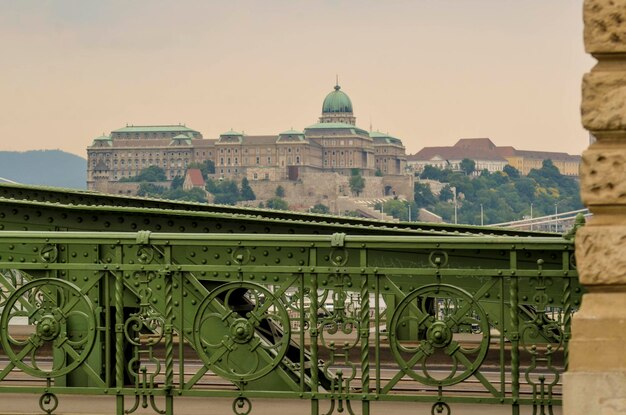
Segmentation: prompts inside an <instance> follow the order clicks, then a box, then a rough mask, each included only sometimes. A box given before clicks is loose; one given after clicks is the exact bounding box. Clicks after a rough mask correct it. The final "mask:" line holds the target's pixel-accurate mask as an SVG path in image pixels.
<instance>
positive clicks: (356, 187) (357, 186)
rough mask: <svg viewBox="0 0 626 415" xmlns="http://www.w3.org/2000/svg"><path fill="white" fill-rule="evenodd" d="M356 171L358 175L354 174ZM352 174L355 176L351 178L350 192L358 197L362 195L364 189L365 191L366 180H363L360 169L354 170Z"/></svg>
mask: <svg viewBox="0 0 626 415" xmlns="http://www.w3.org/2000/svg"><path fill="white" fill-rule="evenodd" d="M355 170H356V172H357V174H354V171H355ZM352 173H353V174H352V176H350V181H349V184H350V190H351V191H352V193H354V194H356V195H357V196H358V195H359V194H361V192H362V191H363V189H365V179H364V178H363V176H361V173H360V172H359V169H352Z"/></svg>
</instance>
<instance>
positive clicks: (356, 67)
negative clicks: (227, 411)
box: [0, 0, 594, 156]
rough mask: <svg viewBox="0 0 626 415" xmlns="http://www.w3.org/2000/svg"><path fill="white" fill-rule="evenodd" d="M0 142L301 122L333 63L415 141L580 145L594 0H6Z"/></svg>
mask: <svg viewBox="0 0 626 415" xmlns="http://www.w3.org/2000/svg"><path fill="white" fill-rule="evenodd" d="M0 51H2V58H0V97H1V101H0V137H2V146H1V147H0V150H19V151H22V150H29V149H55V148H59V149H62V150H66V151H69V152H72V153H75V154H79V155H82V156H86V151H85V148H86V146H87V145H89V144H90V143H91V141H92V139H93V138H94V137H96V136H99V135H101V134H102V133H108V132H110V131H111V130H113V129H116V128H120V127H123V126H125V125H126V124H135V125H144V124H178V123H184V124H186V125H187V126H189V127H192V128H194V129H197V130H199V131H201V132H202V133H203V134H204V137H205V138H213V137H216V136H217V135H219V134H220V133H221V132H224V131H226V130H229V129H231V128H233V129H236V130H240V131H242V130H243V131H244V132H245V133H247V134H275V133H278V132H280V131H283V130H287V129H289V128H292V127H293V128H296V129H303V128H304V127H306V126H307V125H310V124H313V123H315V122H316V121H317V118H318V117H319V115H320V111H321V104H322V100H323V99H324V96H325V95H326V94H327V93H328V92H330V91H331V90H332V87H333V85H334V82H335V75H336V74H338V75H339V83H340V84H341V86H342V88H343V90H344V91H345V92H346V93H347V94H348V95H349V96H350V98H351V99H352V103H353V105H354V111H355V115H356V117H357V125H359V126H360V127H362V128H366V129H369V128H370V125H372V126H373V128H374V129H375V130H376V129H378V130H380V131H384V132H389V133H390V134H392V135H394V136H397V137H400V138H402V139H403V141H404V143H405V146H406V147H407V152H409V153H414V152H416V151H418V150H419V149H421V148H422V147H423V146H432V145H452V144H454V143H455V142H456V140H457V139H459V138H461V137H490V138H491V139H492V140H493V141H494V142H495V143H496V144H498V145H513V146H515V147H517V148H519V149H528V150H531V149H532V150H547V151H566V152H569V153H580V152H581V151H582V150H583V149H584V148H585V147H586V145H587V142H588V138H587V134H586V132H585V131H584V130H583V129H582V127H581V126H580V115H579V104H580V79H581V77H582V75H583V73H584V72H586V71H588V70H589V69H590V68H591V66H592V65H593V63H594V60H593V59H592V58H590V57H589V56H587V55H586V54H585V53H584V50H583V45H582V0H549V1H547V0H524V1H519V0H412V1H402V0H394V1H382V0H354V1H350V0H317V1H304V0H303V1H295V0H263V1H236V0H234V1H219V2H218V1H204V0H198V1H192V0H189V1H186V0H179V1H175V2H174V1H160V0H150V1H148V0H135V1H132V2H130V1H125V0H124V1H114V0H108V1H83V0H54V1H52V0H50V1H42V0H20V1H3V2H0Z"/></svg>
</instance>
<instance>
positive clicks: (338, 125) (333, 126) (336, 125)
mask: <svg viewBox="0 0 626 415" xmlns="http://www.w3.org/2000/svg"><path fill="white" fill-rule="evenodd" d="M305 130H352V133H353V134H356V133H360V134H365V135H368V132H367V131H365V130H364V129H362V128H359V127H357V126H354V125H352V124H346V123H342V122H318V123H317V124H313V125H309V126H308V127H306V128H305Z"/></svg>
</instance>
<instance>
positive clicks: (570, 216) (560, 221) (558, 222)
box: [489, 209, 592, 232]
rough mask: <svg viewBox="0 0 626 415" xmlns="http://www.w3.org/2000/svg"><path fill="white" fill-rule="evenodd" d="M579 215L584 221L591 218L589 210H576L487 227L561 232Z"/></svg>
mask: <svg viewBox="0 0 626 415" xmlns="http://www.w3.org/2000/svg"><path fill="white" fill-rule="evenodd" d="M579 213H582V214H583V216H584V217H585V219H588V218H590V217H591V216H592V214H591V212H589V209H578V210H571V211H569V212H563V213H558V214H553V215H546V216H538V217H536V218H526V219H522V220H514V221H510V222H501V223H494V224H492V225H489V226H495V227H499V228H513V229H523V230H531V231H549V232H563V231H564V230H566V229H567V228H569V227H571V226H572V225H573V223H574V219H576V216H577V215H578V214H579Z"/></svg>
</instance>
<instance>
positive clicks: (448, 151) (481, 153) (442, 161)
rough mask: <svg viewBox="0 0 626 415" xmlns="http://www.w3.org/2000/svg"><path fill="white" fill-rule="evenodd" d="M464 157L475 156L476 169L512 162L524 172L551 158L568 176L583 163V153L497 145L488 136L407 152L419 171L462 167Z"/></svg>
mask: <svg viewBox="0 0 626 415" xmlns="http://www.w3.org/2000/svg"><path fill="white" fill-rule="evenodd" d="M463 159H470V160H473V161H474V162H475V163H476V170H477V171H481V170H485V169H486V170H488V171H490V172H495V171H502V170H503V169H504V166H506V165H507V164H509V165H511V166H513V167H515V168H516V169H517V170H519V172H520V173H521V174H523V175H527V174H528V173H530V170H531V169H539V168H541V166H542V163H543V161H544V160H548V159H550V160H552V163H553V164H554V165H555V166H556V167H557V168H558V169H559V171H560V172H561V174H564V175H566V176H578V169H579V167H580V156H576V155H570V154H567V153H560V152H552V151H528V150H517V149H515V148H514V147H511V146H496V145H495V144H494V143H493V142H492V141H491V140H490V139H488V138H462V139H460V140H459V141H457V142H456V144H454V145H453V146H445V147H424V148H423V149H421V150H420V151H418V152H417V153H416V154H413V155H410V156H408V165H409V168H410V169H411V170H414V171H417V172H421V171H422V170H424V167H426V166H433V167H438V168H440V169H451V170H460V165H461V161H462V160H463Z"/></svg>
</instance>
